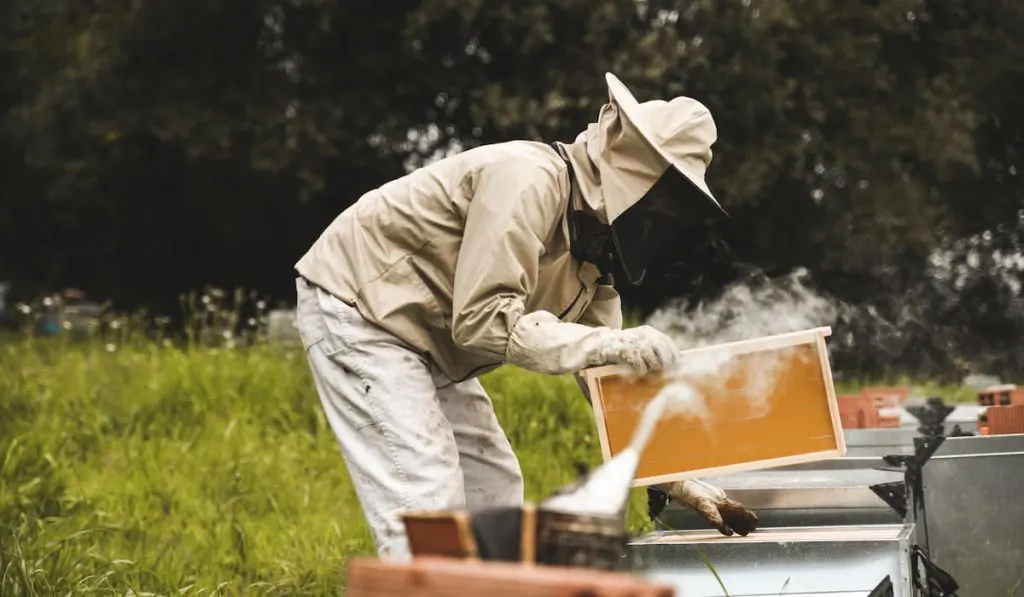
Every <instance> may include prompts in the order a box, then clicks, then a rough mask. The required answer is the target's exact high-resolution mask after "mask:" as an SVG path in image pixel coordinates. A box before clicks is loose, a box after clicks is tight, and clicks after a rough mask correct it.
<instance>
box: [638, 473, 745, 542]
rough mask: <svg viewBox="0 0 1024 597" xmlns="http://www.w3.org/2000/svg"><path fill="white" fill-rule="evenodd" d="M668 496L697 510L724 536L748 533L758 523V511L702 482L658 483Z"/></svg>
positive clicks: (688, 480) (695, 480)
mask: <svg viewBox="0 0 1024 597" xmlns="http://www.w3.org/2000/svg"><path fill="white" fill-rule="evenodd" d="M658 489H661V490H662V491H664V492H665V493H667V494H668V496H669V497H670V498H672V499H674V500H676V501H677V502H679V503H681V504H684V505H686V506H689V507H690V508H693V509H694V510H696V511H697V513H698V514H700V515H701V516H702V517H703V518H704V519H705V520H707V521H708V522H709V523H711V526H713V527H715V528H716V529H718V532H720V533H722V534H723V535H726V536H732V535H733V534H738V535H742V536H746V535H749V534H750V533H751V532H753V531H754V530H755V529H756V528H757V525H758V520H757V514H754V512H753V511H752V510H750V509H749V508H747V507H746V506H744V505H743V504H741V503H739V502H737V501H736V500H733V499H730V498H729V496H727V495H726V494H725V492H724V491H722V489H721V488H718V487H715V486H714V485H712V484H710V483H707V482H705V481H699V480H697V479H687V480H685V481H676V482H674V483H665V484H663V485H659V486H658Z"/></svg>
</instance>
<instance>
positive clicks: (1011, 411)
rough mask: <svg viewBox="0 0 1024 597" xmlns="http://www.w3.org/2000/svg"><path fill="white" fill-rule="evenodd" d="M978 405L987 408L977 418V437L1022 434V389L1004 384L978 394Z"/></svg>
mask: <svg viewBox="0 0 1024 597" xmlns="http://www.w3.org/2000/svg"><path fill="white" fill-rule="evenodd" d="M978 405H979V406H985V407H988V408H986V409H985V412H983V413H981V414H980V415H979V416H978V435H1008V434H1016V433H1024V388H1019V387H1017V386H1016V385H1014V384H1005V385H1000V386H993V387H990V388H985V389H984V390H982V391H981V392H978Z"/></svg>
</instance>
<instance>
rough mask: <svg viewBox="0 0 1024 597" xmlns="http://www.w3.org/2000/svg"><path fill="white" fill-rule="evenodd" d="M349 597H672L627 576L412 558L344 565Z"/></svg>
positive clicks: (665, 590)
mask: <svg viewBox="0 0 1024 597" xmlns="http://www.w3.org/2000/svg"><path fill="white" fill-rule="evenodd" d="M346 594H347V595H348V596H349V597H406V596H407V595H416V596H417V597H470V596H472V597H477V596H479V595H487V596H488V597H512V596H516V597H518V596H520V595H528V596H530V597H578V596H580V595H587V596H588V597H675V594H676V593H675V591H674V589H672V587H670V586H666V585H661V584H655V583H651V582H649V581H645V580H643V579H641V578H638V577H635V576H633V575H630V574H623V573H612V572H600V571H593V570H585V569H579V568H560V567H553V566H523V565H519V564H505V563H498V562H479V561H478V562H471V561H464V560H452V559H449V558H426V557H424V558H414V559H413V560H412V561H411V562H408V563H397V562H386V561H383V560H377V559H372V558H360V559H356V560H353V561H352V562H351V563H350V564H349V568H348V577H347V581H346Z"/></svg>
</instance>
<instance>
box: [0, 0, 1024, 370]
mask: <svg viewBox="0 0 1024 597" xmlns="http://www.w3.org/2000/svg"><path fill="white" fill-rule="evenodd" d="M1022 33H1024V5H1021V4H1019V3H1014V2H1011V1H1009V0H941V1H940V0H865V1H861V2H842V3H841V2H835V1H832V2H826V1H824V0H800V1H797V0H728V1H727V0H695V1H692V2H685V3H683V2H671V1H662V0H514V1H513V0H489V1H488V2H484V1H483V0H392V1H391V2H389V3H388V4H387V5H386V6H384V5H382V4H381V3H379V2H368V1H365V0H348V1H346V2H332V1H328V0H289V1H275V0H246V1H241V0H202V1H199V0H89V1H88V2H82V1H81V0H76V1H70V0H7V1H5V2H3V3H0V182H2V185H0V279H6V280H9V281H10V282H11V283H12V295H13V296H14V297H15V298H17V297H19V296H20V297H22V298H24V297H26V296H30V295H32V294H34V293H36V292H39V291H40V290H41V289H55V288H59V287H64V286H75V287H78V288H82V289H84V290H85V291H86V292H87V293H88V294H89V295H90V296H100V297H103V298H107V297H109V298H110V299H111V300H112V301H113V302H114V303H115V304H117V305H119V306H120V307H122V308H127V309H132V308H138V307H147V308H149V309H150V310H152V311H155V312H161V313H168V314H171V315H176V314H177V311H178V303H177V301H178V296H179V295H180V293H182V292H186V291H189V290H191V289H196V288H199V287H202V286H204V285H206V284H214V285H218V286H221V287H234V286H243V287H246V288H259V289H261V290H262V291H265V292H267V293H269V295H271V296H273V297H276V298H279V299H282V300H285V301H290V300H292V298H293V297H292V294H293V290H292V288H293V281H292V279H293V274H292V270H291V266H292V264H293V263H294V261H295V260H296V259H297V258H298V257H299V256H300V255H301V254H302V253H303V252H304V251H305V249H306V248H307V246H308V245H309V244H310V243H311V242H312V240H313V239H314V238H315V237H316V236H317V235H318V234H319V232H320V231H321V230H322V229H323V227H324V226H326V225H327V223H328V222H329V221H330V219H332V218H333V217H334V216H335V215H336V214H337V213H338V212H339V211H341V210H342V209H344V208H345V207H346V206H347V205H349V204H350V203H352V202H353V201H355V200H356V199H357V198H358V197H359V196H360V194H362V193H363V192H365V191H367V190H369V189H371V188H373V187H374V186H376V185H378V184H380V183H382V182H384V181H386V180H388V179H390V178H392V177H395V176H398V175H400V174H402V173H403V172H404V171H406V170H407V169H409V168H414V167H417V166H418V165H421V164H422V163H424V161H426V160H430V159H436V158H437V157H440V156H442V155H444V154H445V152H451V151H458V150H459V149H462V148H467V147H472V146H474V145H478V144H481V143H491V142H498V141H505V140H510V139H519V138H526V139H539V140H546V141H551V140H566V141H568V140H571V139H573V138H574V137H575V136H576V135H577V134H578V133H579V132H580V131H582V130H583V129H584V128H585V127H586V124H587V123H588V122H590V121H591V120H592V119H594V118H595V117H596V115H597V113H598V110H599V108H600V106H601V104H602V103H603V102H605V101H606V100H607V91H606V88H605V86H604V80H603V73H604V72H605V71H612V72H614V73H616V74H617V75H618V76H619V77H620V78H622V79H623V80H624V81H625V82H626V83H627V85H629V86H630V87H631V89H632V90H633V91H634V93H635V94H636V95H637V97H638V98H639V99H641V100H645V99H650V98H657V97H661V98H665V97H668V96H671V95H676V94H685V95H688V96H691V97H695V98H697V99H699V100H700V101H702V102H704V103H706V104H707V105H708V106H709V107H710V108H711V110H712V111H713V113H714V115H715V117H716V120H717V123H718V127H719V136H720V140H719V142H718V144H717V145H716V146H715V158H714V162H713V164H712V166H711V169H710V172H709V182H710V184H711V186H712V188H713V189H715V192H716V193H717V195H718V196H719V197H720V199H721V200H722V202H723V203H724V205H725V206H726V207H727V209H728V210H729V211H730V212H731V213H732V215H733V218H732V220H731V221H730V222H729V224H728V225H727V226H726V227H724V228H723V229H722V230H719V231H716V233H715V234H714V235H709V236H708V237H706V238H705V237H702V238H701V239H692V238H684V239H680V242H679V245H678V246H677V247H674V248H673V250H672V251H670V252H669V253H668V254H667V255H666V257H665V258H664V259H662V260H661V261H660V262H659V263H658V264H657V268H656V271H655V272H654V274H652V279H653V280H655V281H654V282H653V283H649V284H648V285H646V286H644V287H640V288H636V289H631V288H627V289H623V292H624V294H625V296H626V299H627V303H628V305H627V306H628V307H629V308H630V310H631V311H633V312H637V313H640V314H644V313H649V312H650V311H651V310H652V309H654V308H656V307H657V306H659V305H661V304H663V303H664V302H665V301H666V300H668V299H670V298H674V297H681V296H683V297H689V298H691V299H693V300H695V301H696V300H700V299H703V298H707V297H711V296H713V295H714V294H715V293H716V292H718V291H719V290H720V289H721V287H722V285H723V284H725V283H727V282H731V281H736V280H741V279H743V277H744V276H747V275H749V272H751V271H757V272H760V273H765V274H767V275H769V276H774V275H780V274H782V273H786V272H789V271H792V270H793V269H794V268H805V269H806V270H807V271H808V272H809V274H810V277H811V279H812V280H813V283H814V284H815V286H816V287H817V288H818V289H819V290H820V291H821V292H824V293H828V294H829V295H831V296H835V297H837V298H839V299H841V300H843V301H846V302H848V303H850V304H853V305H860V306H863V305H869V306H871V308H872V312H873V313H876V314H877V316H878V317H880V318H885V320H886V321H889V322H892V323H893V324H894V325H898V326H901V327H902V328H903V329H905V330H910V329H911V328H913V329H914V330H917V332H916V333H918V334H919V338H917V339H916V340H913V341H909V340H908V342H910V343H909V344H907V346H911V347H913V346H918V347H919V348H916V349H914V348H912V349H908V350H906V351H903V352H902V353H901V355H900V356H899V357H898V358H899V359H900V363H898V364H900V365H902V366H905V367H906V368H914V367H925V368H930V369H934V370H948V369H949V368H950V366H952V365H956V366H958V367H960V368H961V369H963V368H971V367H982V366H984V367H986V368H988V369H993V370H1000V371H1002V372H1004V373H1005V372H1019V371H1024V356H1022V353H1024V351H1020V350H1017V349H1016V344H1017V342H1018V339H1019V338H1020V337H1021V335H1022V334H1024V314H1022V313H1024V309H1022V303H1021V291H1020V282H1021V277H1022V274H1021V270H1022V267H1024V265H1022V263H1021V261H1022V259H1021V257H1020V252H1021V247H1020V245H1021V232H1022V229H1024V215H1022V208H1024V205H1022V203H1024V200H1022V198H1024V193H1022V174H1021V172H1020V168H1022V167H1024V164H1020V163H1019V159H1018V155H1019V153H1020V152H1021V151H1022V149H1024V117H1022V115H1021V114H1022V112H1021V110H1020V108H1019V106H1020V98H1021V97H1022V93H1024V85H1022V81H1024V76H1022V72H1024V46H1022V45H1021V44H1020V39H1021V35H1022ZM711 238H715V239H716V240H715V242H711V241H710V240H708V239H711ZM695 240H696V242H695ZM1008 256H1009V257H1008ZM1013 256H1016V257H1013ZM1014 259H1016V260H1015V261H1014ZM19 293H20V294H19ZM908 322H911V323H913V324H914V325H913V326H910V325H907V324H908ZM852 327H855V326H851V329H852ZM902 333H905V334H910V333H912V332H911V331H905V332H902ZM915 342H916V344H915ZM950 343H956V344H957V349H956V350H955V351H954V350H952V349H951V348H950ZM954 352H955V353H956V354H957V355H960V356H959V357H954V356H951V355H953V353H954ZM925 353H927V354H929V355H931V356H930V357H929V358H922V355H923V354H925ZM963 355H969V356H970V359H969V360H973V361H974V364H971V365H964V364H963V363H962V360H963V358H962V357H963ZM894 358H896V357H893V356H892V355H881V354H880V355H879V356H877V357H872V356H870V355H869V356H865V355H864V354H863V352H861V353H859V354H858V356H857V357H856V359H854V358H851V359H848V360H847V361H846V364H847V365H849V366H850V367H855V368H860V369H864V370H869V369H872V368H875V369H877V368H878V367H881V366H887V365H892V364H893V363H892V360H893V359H894ZM958 358H959V359H960V360H959V361H958V360H957V359H958ZM978 363H981V364H978ZM924 373H930V371H925V372H924Z"/></svg>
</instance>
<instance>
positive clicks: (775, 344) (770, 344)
mask: <svg viewBox="0 0 1024 597" xmlns="http://www.w3.org/2000/svg"><path fill="white" fill-rule="evenodd" d="M831 335H832V328H831V327H829V326H823V327H817V328H809V329H806V330H799V331H796V332H788V333H785V334H775V335H773V336H765V337H763V338H753V339H749V340H736V341H734V342H725V343H723V344H712V345H710V346H698V347H696V348H687V349H685V350H682V351H681V352H680V355H682V356H683V357H684V358H685V357H686V355H688V354H694V353H702V352H709V351H712V350H723V349H724V350H728V351H729V352H730V354H732V356H739V355H742V354H748V353H751V352H756V351H758V350H767V349H772V348H785V347H787V346H801V345H804V344H815V343H819V342H822V341H824V338H825V337H828V336H831ZM580 374H581V375H583V377H584V379H586V380H587V385H588V387H593V382H594V381H596V380H597V379H599V378H602V377H607V376H610V375H625V376H632V375H633V372H632V370H630V369H629V368H628V367H625V366H623V365H600V366H598V367H591V368H589V369H584V370H583V371H581V372H580Z"/></svg>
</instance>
